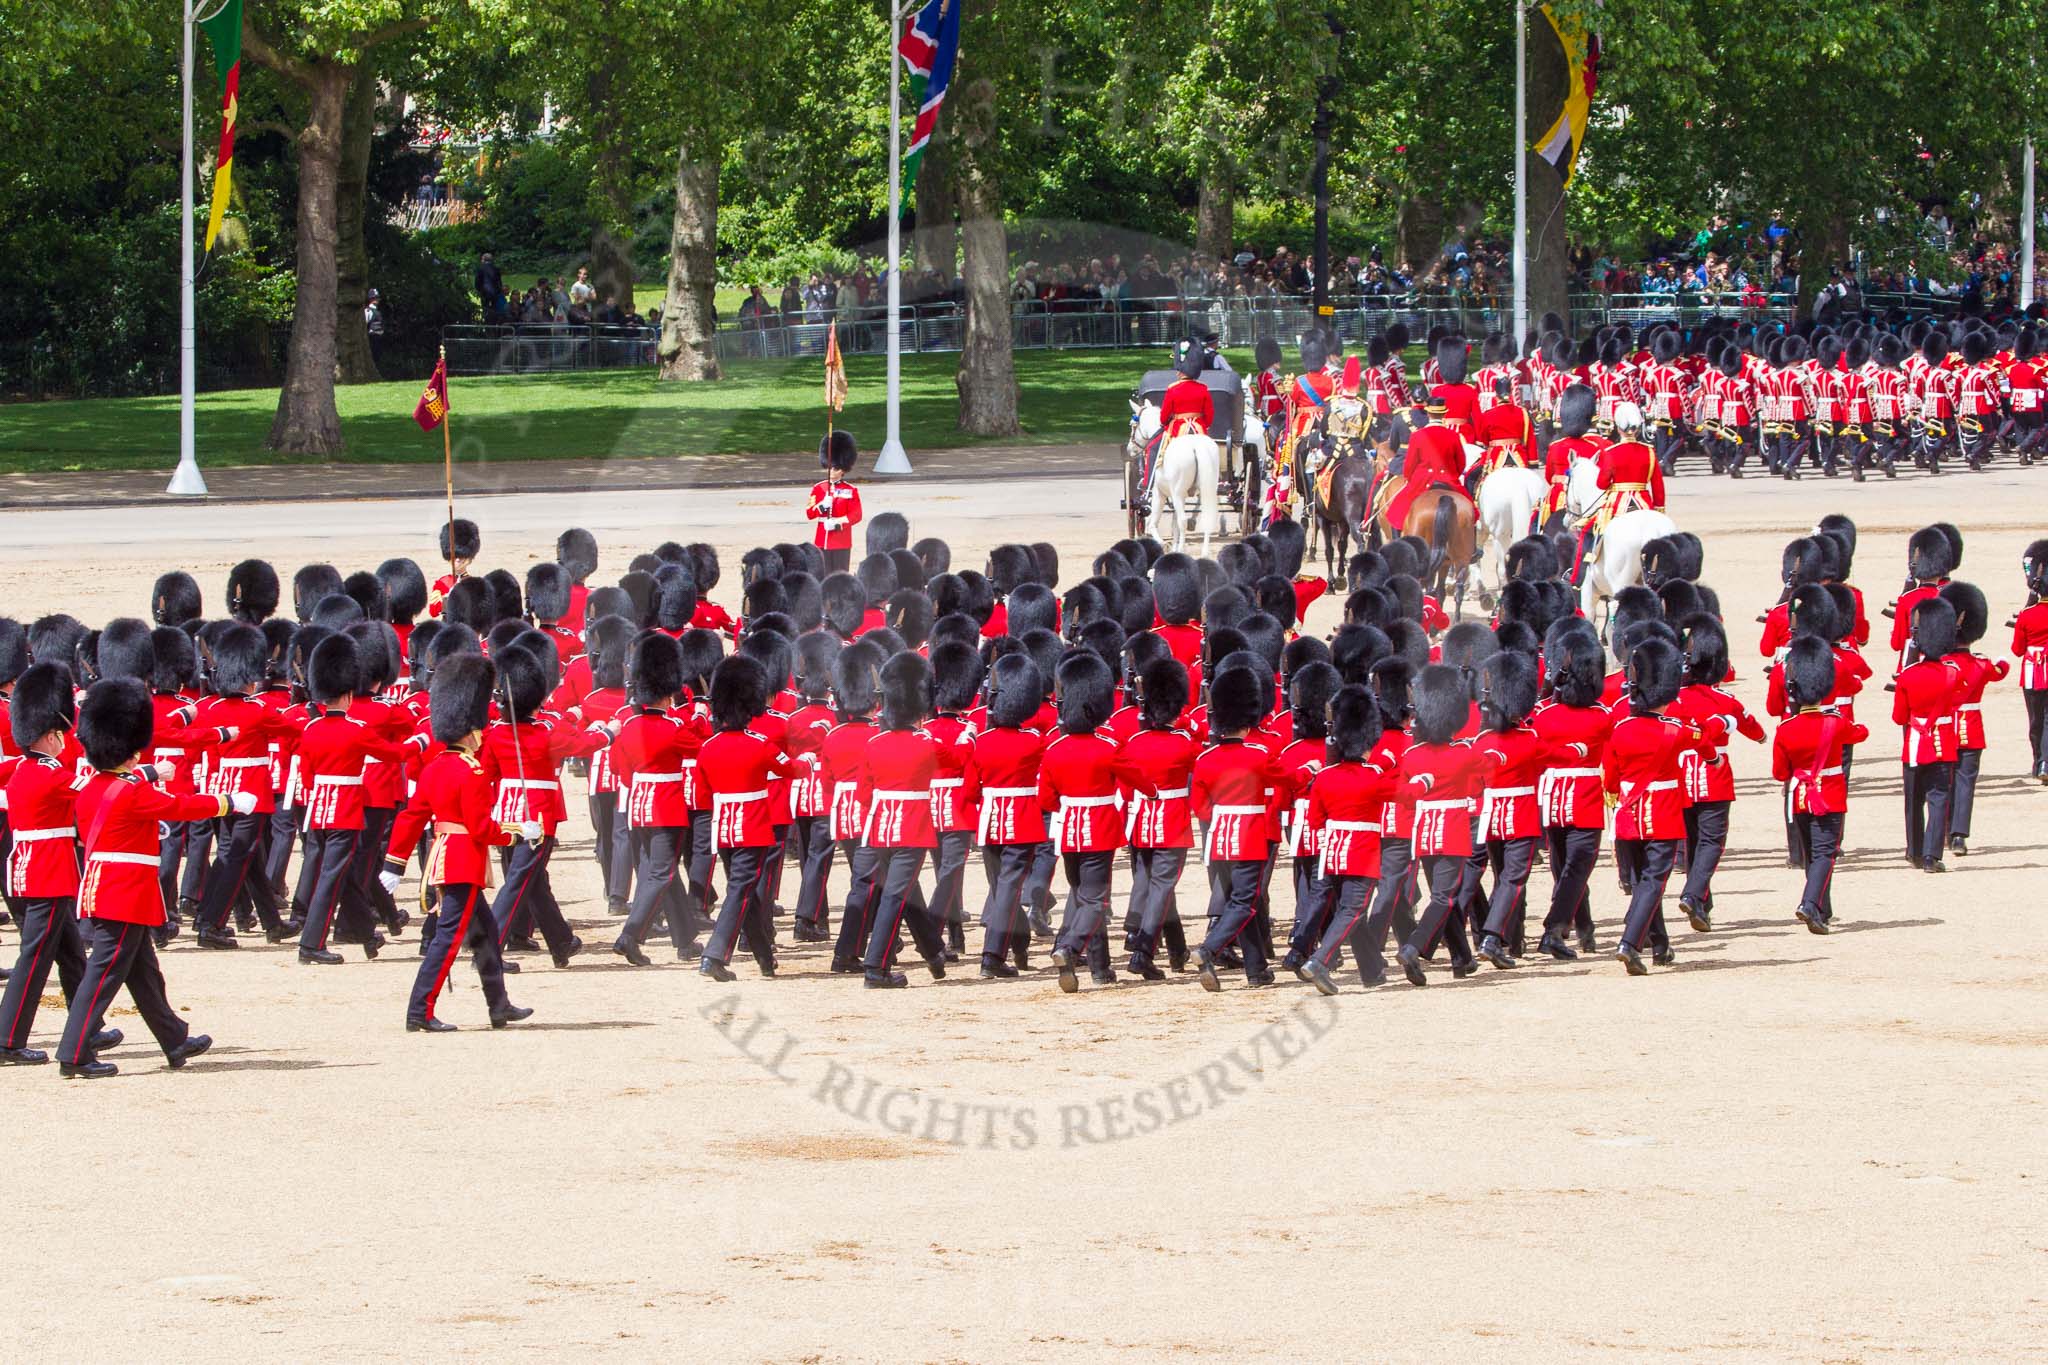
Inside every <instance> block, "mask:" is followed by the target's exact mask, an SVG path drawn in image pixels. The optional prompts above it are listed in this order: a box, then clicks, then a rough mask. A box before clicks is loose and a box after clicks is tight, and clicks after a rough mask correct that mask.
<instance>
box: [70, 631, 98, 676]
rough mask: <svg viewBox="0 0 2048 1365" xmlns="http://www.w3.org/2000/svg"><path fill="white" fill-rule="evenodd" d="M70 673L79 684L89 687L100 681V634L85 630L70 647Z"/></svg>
mask: <svg viewBox="0 0 2048 1365" xmlns="http://www.w3.org/2000/svg"><path fill="white" fill-rule="evenodd" d="M71 673H72V676H73V677H75V678H77V679H78V681H79V684H80V685H81V686H84V687H91V686H92V685H93V684H94V683H96V682H98V681H99V680H100V633H99V632H98V631H96V630H87V631H83V632H81V633H80V634H79V636H78V639H77V641H76V642H75V643H74V644H73V645H72V646H71Z"/></svg>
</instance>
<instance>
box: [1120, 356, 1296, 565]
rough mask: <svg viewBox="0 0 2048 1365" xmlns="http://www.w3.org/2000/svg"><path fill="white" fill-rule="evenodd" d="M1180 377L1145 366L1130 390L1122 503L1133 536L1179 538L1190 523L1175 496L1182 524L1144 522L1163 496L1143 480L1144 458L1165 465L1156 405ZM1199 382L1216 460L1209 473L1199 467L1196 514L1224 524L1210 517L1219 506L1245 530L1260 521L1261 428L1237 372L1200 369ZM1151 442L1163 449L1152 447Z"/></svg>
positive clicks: (1157, 474)
mask: <svg viewBox="0 0 2048 1365" xmlns="http://www.w3.org/2000/svg"><path fill="white" fill-rule="evenodd" d="M1179 379H1180V375H1179V374H1178V373H1176V372H1175V371H1173V370H1147V371H1146V372H1145V375H1144V377H1143V378H1141V379H1140V380H1139V381H1138V384H1137V387H1136V388H1134V389H1133V390H1132V391H1131V432H1130V439H1129V440H1128V441H1126V442H1125V444H1124V496H1123V508H1124V513H1125V519H1126V521H1127V523H1128V525H1129V529H1130V534H1131V535H1132V536H1133V537H1136V536H1141V535H1145V534H1147V533H1148V532H1149V533H1150V534H1153V535H1157V536H1159V538H1160V539H1162V540H1168V541H1178V540H1179V539H1180V538H1181V535H1182V533H1184V532H1185V531H1186V530H1187V529H1188V527H1187V524H1186V513H1187V510H1188V509H1187V508H1186V507H1185V506H1183V505H1181V504H1179V503H1177V502H1175V503H1174V504H1173V505H1174V506H1175V508H1176V509H1177V510H1178V511H1179V513H1180V515H1181V525H1180V526H1178V527H1176V528H1173V529H1172V531H1171V532H1170V533H1169V532H1166V531H1163V530H1162V529H1160V528H1158V527H1153V526H1150V525H1148V523H1149V522H1150V521H1151V519H1152V510H1153V507H1154V506H1155V505H1156V504H1158V503H1159V502H1160V501H1161V500H1160V499H1157V498H1155V497H1154V496H1153V494H1152V491H1151V490H1150V489H1148V488H1147V487H1146V482H1145V477H1146V465H1147V462H1148V459H1149V460H1150V461H1152V462H1153V463H1154V464H1155V465H1163V463H1164V461H1165V459H1166V455H1167V450H1166V449H1165V447H1166V446H1167V444H1168V443H1167V442H1166V441H1165V440H1163V439H1160V431H1159V409H1160V405H1161V403H1162V401H1163V400H1164V399H1165V396H1166V391H1167V389H1168V388H1170V387H1172V386H1173V384H1174V383H1176V382H1177V381H1178V380H1179ZM1202 383H1203V385H1204V386H1205V387H1206V388H1207V389H1208V390H1209V397H1210V400H1211V401H1212V402H1213V404H1214V405H1215V417H1214V420H1212V421H1211V422H1210V423H1209V428H1208V430H1207V432H1206V433H1204V434H1205V435H1207V437H1208V438H1209V439H1210V440H1211V441H1213V442H1215V448H1216V461H1215V472H1214V474H1213V475H1210V474H1209V472H1208V470H1207V469H1201V470H1200V483H1201V484H1202V485H1206V486H1198V487H1197V488H1196V489H1195V490H1194V491H1195V492H1196V493H1197V494H1198V495H1199V496H1200V498H1201V503H1202V506H1201V513H1200V515H1201V516H1202V518H1203V520H1204V522H1205V523H1208V524H1209V525H1210V526H1211V527H1212V528H1213V529H1216V530H1219V531H1220V530H1222V529H1224V528H1223V527H1222V526H1220V525H1218V524H1217V523H1216V522H1215V521H1211V518H1212V517H1214V516H1215V515H1216V509H1218V508H1219V507H1220V508H1221V509H1222V510H1223V511H1226V512H1229V513H1232V514H1234V515H1235V516H1236V518H1237V526H1236V531H1235V534H1237V535H1239V536H1246V535H1249V534H1251V533H1252V532H1253V531H1255V530H1257V529H1258V526H1259V515H1260V500H1261V497H1262V491H1261V483H1260V476H1261V472H1262V470H1263V468H1264V463H1265V460H1264V456H1265V444H1266V437H1265V428H1264V426H1263V425H1262V424H1260V423H1259V422H1257V421H1256V420H1254V419H1253V418H1251V417H1250V416H1248V413H1249V411H1250V407H1251V404H1250V400H1249V397H1248V395H1247V394H1246V391H1245V384H1244V380H1243V379H1242V378H1241V377H1239V376H1238V375H1236V374H1234V373H1232V372H1231V371H1229V370H1204V371H1202ZM1155 443H1156V444H1157V445H1159V446H1160V447H1161V449H1159V450H1157V451H1153V450H1152V449H1151V447H1152V446H1153V445H1154V444H1155ZM1166 473H1167V470H1166V469H1165V468H1163V467H1157V468H1154V469H1153V471H1152V477H1153V482H1154V483H1155V484H1156V483H1158V482H1159V481H1160V480H1161V478H1162V477H1163V476H1164V475H1165V474H1166ZM1170 488H1171V485H1169V490H1170ZM1168 501H1171V499H1170V498H1169V499H1168ZM1219 520H1220V519H1219ZM1161 522H1162V523H1163V522H1164V517H1163V516H1162V518H1161ZM1205 539H1206V536H1205Z"/></svg>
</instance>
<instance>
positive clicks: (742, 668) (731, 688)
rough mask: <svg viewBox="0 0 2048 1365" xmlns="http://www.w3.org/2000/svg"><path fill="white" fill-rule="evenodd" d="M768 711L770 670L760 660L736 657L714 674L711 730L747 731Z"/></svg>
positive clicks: (722, 662)
mask: <svg viewBox="0 0 2048 1365" xmlns="http://www.w3.org/2000/svg"><path fill="white" fill-rule="evenodd" d="M767 709H768V670H767V669H765V668H763V667H761V664H760V661H759V660H757V659H750V658H748V657H747V656H746V655H744V654H735V655H733V656H732V657H731V658H729V659H725V660H723V661H721V662H720V663H719V665H718V667H717V668H716V669H714V670H713V671H712V674H711V728H712V729H714V730H720V731H732V730H744V729H746V728H747V727H748V726H749V725H751V724H753V723H754V718H755V717H756V716H759V715H760V714H761V713H762V712H764V711H766V710H767Z"/></svg>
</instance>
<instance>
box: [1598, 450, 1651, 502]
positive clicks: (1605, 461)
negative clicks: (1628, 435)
mask: <svg viewBox="0 0 2048 1365" xmlns="http://www.w3.org/2000/svg"><path fill="white" fill-rule="evenodd" d="M1599 487H1600V488H1601V489H1603V490H1604V491H1605V492H1606V493H1607V515H1608V516H1609V517H1610V518H1612V517H1618V516H1620V515H1621V514H1622V513H1623V512H1626V511H1629V510H1631V509H1632V508H1635V507H1647V508H1649V509H1651V510H1653V511H1662V510H1663V507H1664V467H1663V466H1662V465H1660V464H1658V463H1657V455H1656V452H1655V451H1653V450H1651V449H1650V448H1649V447H1648V446H1646V445H1644V444H1643V443H1642V442H1641V441H1621V442H1618V443H1616V444H1614V445H1611V446H1609V447H1607V449H1606V450H1603V451H1602V452H1600V479H1599Z"/></svg>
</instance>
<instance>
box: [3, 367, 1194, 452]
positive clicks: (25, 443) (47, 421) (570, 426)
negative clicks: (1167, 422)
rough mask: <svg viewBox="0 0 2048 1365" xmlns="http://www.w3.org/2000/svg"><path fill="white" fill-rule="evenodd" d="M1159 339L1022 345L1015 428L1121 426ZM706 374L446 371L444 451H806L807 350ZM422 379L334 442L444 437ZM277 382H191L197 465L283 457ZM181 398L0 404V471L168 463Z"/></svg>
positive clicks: (815, 425)
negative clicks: (1152, 343) (210, 387)
mask: <svg viewBox="0 0 2048 1365" xmlns="http://www.w3.org/2000/svg"><path fill="white" fill-rule="evenodd" d="M957 363H958V357H957V356H954V355H951V354H932V355H906V356H905V357H903V440H904V444H905V445H906V446H908V447H909V448H910V449H911V450H912V451H913V452H915V451H917V450H919V449H924V450H934V449H942V448H946V447H954V446H960V445H965V444H972V442H970V441H967V440H966V439H965V438H963V437H962V436H961V435H960V433H959V432H958V431H957V430H956V429H955V425H954V423H955V420H956V418H957V416H958V402H957V398H956V396H955V392H954V388H953V373H954V368H955V366H956V365H957ZM1167 363H1168V361H1167V358H1166V356H1165V354H1164V353H1163V352H1145V351H1020V352H1018V353H1017V379H1018V384H1019V387H1020V390H1021V397H1020V410H1021V411H1020V415H1021V417H1022V419H1023V424H1024V437H1023V439H1024V440H1025V441H1027V442H1033V443H1044V444H1061V443H1067V442H1076V441H1117V440H1121V439H1122V437H1123V433H1124V431H1125V429H1126V424H1127V422H1128V420H1129V416H1130V410H1129V408H1128V407H1127V406H1126V405H1125V401H1124V400H1125V398H1126V396H1127V395H1128V394H1129V393H1130V390H1131V386H1132V385H1133V384H1134V383H1135V382H1136V381H1137V378H1138V376H1139V374H1140V373H1142V372H1143V371H1145V370H1147V369H1153V368H1158V367H1160V366H1163V365H1165V364H1167ZM846 369H847V381H848V387H849V390H850V392H849V396H848V400H847V404H846V410H845V412H844V413H842V414H841V415H840V417H839V419H838V421H839V425H840V426H842V427H844V428H846V429H847V430H849V431H852V432H853V433H854V434H855V437H856V439H858V440H859V442H860V445H861V448H862V450H863V451H866V450H871V449H875V448H878V447H879V446H880V445H881V443H882V432H883V426H882V424H883V413H882V399H883V389H882V385H883V378H882V376H883V360H882V358H881V357H879V356H875V357H868V356H853V357H850V358H849V359H848V360H847V364H846ZM728 373H729V375H730V377H729V378H727V379H725V380H722V381H720V382H719V383H716V384H661V383H657V382H656V380H655V378H654V375H653V372H652V371H642V370H612V371H596V372H586V373H581V374H564V375H541V376H522V375H508V376H502V377H493V378H463V377H460V376H458V377H457V378H456V379H455V380H454V382H453V385H452V389H453V392H452V394H451V400H452V404H453V408H454V418H453V421H454V426H453V431H454V434H455V454H456V458H457V459H459V460H462V461H465V462H474V461H478V460H561V459H598V458H605V457H611V456H634V455H656V456H658V455H677V456H687V455H697V454H706V453H728V452H731V453H753V452H762V453H779V452H787V451H798V450H801V451H811V450H815V449H816V447H817V443H818V438H819V436H821V435H822V434H823V431H824V425H825V422H824V411H823V402H822V388H823V371H822V367H821V365H820V363H819V361H818V360H817V358H816V357H811V358H807V359H803V360H794V361H789V360H772V361H771V360H756V361H741V362H738V363H735V364H733V365H732V366H730V367H729V370H728ZM420 387H421V386H420V384H419V383H418V382H417V381H406V382H403V383H392V384H366V385H360V386H357V387H352V388H344V389H342V390H341V391H340V393H339V403H340V408H341V421H342V432H343V435H344V436H345V438H346V439H347V441H348V449H347V451H346V452H345V453H344V454H343V455H342V456H341V457H340V458H342V459H344V460H348V461H356V462H362V463H398V464H409V463H416V462H431V461H436V460H439V459H440V458H441V442H440V440H439V439H438V438H437V437H435V436H430V435H426V434H424V433H422V432H421V431H420V429H419V427H418V426H416V425H414V423H413V420H412V410H413V404H414V403H415V402H417V401H418V399H419V395H420ZM276 411H277V391H276V390H275V389H245V390H235V391H228V392H222V393H203V394H201V395H199V404H198V429H199V461H200V464H201V465H203V466H206V465H211V466H222V465H247V464H283V463H290V462H291V460H292V459H293V457H290V456H281V455H278V454H275V453H273V452H271V451H267V450H265V449H264V448H263V438H264V437H265V435H267V434H268V432H269V430H270V422H271V418H272V417H273V416H274V415H275V413H276ZM177 452H178V400H177V398H176V396H175V395H173V396H169V397H162V398H120V399H98V400H86V401H79V402H51V403H12V404H5V405H0V472H6V473H31V472H33V473H40V472H48V471H59V470H88V469H168V468H170V467H171V466H172V465H174V464H175V463H176V462H177Z"/></svg>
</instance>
